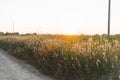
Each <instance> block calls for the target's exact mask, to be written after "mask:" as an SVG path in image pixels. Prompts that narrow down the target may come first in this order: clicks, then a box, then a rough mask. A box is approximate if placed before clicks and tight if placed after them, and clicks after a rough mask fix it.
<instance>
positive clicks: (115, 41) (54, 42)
mask: <svg viewBox="0 0 120 80" xmlns="http://www.w3.org/2000/svg"><path fill="white" fill-rule="evenodd" d="M0 48H2V49H5V50H7V51H9V52H10V53H11V54H13V55H16V56H18V57H21V58H23V59H35V60H36V61H37V65H38V66H39V70H40V71H41V72H42V73H44V74H48V75H51V76H53V77H54V78H56V79H58V80H119V77H120V76H119V72H120V71H119V70H120V38H119V37H116V36H111V37H110V39H109V40H108V39H107V37H105V36H67V35H66V36H65V35H36V36H31V35H29V36H0Z"/></svg>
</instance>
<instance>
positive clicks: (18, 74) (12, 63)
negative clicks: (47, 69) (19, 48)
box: [0, 49, 52, 80]
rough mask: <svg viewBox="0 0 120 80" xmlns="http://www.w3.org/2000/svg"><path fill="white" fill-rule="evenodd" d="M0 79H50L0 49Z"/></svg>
mask: <svg viewBox="0 0 120 80" xmlns="http://www.w3.org/2000/svg"><path fill="white" fill-rule="evenodd" d="M0 80H52V79H51V78H49V77H47V76H44V75H42V74H40V73H39V72H38V70H36V69H35V68H33V67H32V66H31V65H29V64H26V63H25V62H24V61H21V60H18V59H17V58H15V57H13V56H11V55H9V54H8V53H7V52H5V51H3V50H1V49H0Z"/></svg>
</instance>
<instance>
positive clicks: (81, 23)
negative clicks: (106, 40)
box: [0, 0, 120, 34]
mask: <svg viewBox="0 0 120 80" xmlns="http://www.w3.org/2000/svg"><path fill="white" fill-rule="evenodd" d="M111 7H112V9H111V33H112V34H117V33H120V0H112V6H111ZM107 20H108V0H0V31H3V32H6V31H7V32H11V31H12V27H13V24H14V27H15V29H14V30H15V32H20V33H33V32H39V33H58V34H61V33H62V34H81V33H83V34H104V33H107Z"/></svg>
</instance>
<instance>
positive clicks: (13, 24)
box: [12, 22, 14, 33]
mask: <svg viewBox="0 0 120 80" xmlns="http://www.w3.org/2000/svg"><path fill="white" fill-rule="evenodd" d="M12 33H14V22H13V30H12Z"/></svg>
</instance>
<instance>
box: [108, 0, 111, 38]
mask: <svg viewBox="0 0 120 80" xmlns="http://www.w3.org/2000/svg"><path fill="white" fill-rule="evenodd" d="M110 12H111V0H109V1H108V37H109V36H110V16H111V14H110Z"/></svg>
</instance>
